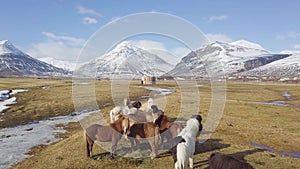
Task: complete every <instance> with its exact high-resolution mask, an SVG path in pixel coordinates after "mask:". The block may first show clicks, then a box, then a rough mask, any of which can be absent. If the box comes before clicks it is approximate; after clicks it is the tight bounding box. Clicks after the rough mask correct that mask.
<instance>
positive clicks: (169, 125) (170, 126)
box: [154, 115, 183, 143]
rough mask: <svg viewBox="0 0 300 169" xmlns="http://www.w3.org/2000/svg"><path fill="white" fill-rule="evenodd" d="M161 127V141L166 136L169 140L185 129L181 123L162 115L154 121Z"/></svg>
mask: <svg viewBox="0 0 300 169" xmlns="http://www.w3.org/2000/svg"><path fill="white" fill-rule="evenodd" d="M154 123H155V124H157V125H158V127H159V132H160V134H161V143H163V140H164V139H165V138H166V139H167V142H169V141H171V140H172V139H173V138H175V137H176V136H177V135H178V134H179V133H180V132H181V130H182V129H183V126H182V124H181V123H177V122H171V121H170V120H169V119H168V118H167V116H165V115H160V116H159V117H158V118H157V119H156V120H155V122H154Z"/></svg>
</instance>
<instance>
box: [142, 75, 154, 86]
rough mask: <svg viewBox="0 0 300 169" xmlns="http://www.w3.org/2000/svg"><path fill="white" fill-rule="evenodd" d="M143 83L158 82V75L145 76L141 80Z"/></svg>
mask: <svg viewBox="0 0 300 169" xmlns="http://www.w3.org/2000/svg"><path fill="white" fill-rule="evenodd" d="M141 84H142V85H144V84H156V77H154V76H152V77H150V76H143V77H142V80H141Z"/></svg>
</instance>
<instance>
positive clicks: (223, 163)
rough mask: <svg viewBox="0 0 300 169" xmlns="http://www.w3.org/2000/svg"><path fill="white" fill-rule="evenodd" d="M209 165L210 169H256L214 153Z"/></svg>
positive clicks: (229, 157)
mask: <svg viewBox="0 0 300 169" xmlns="http://www.w3.org/2000/svg"><path fill="white" fill-rule="evenodd" d="M208 164H209V168H210V169H227V168H239V169H254V168H253V167H252V166H251V165H250V164H248V163H245V162H242V161H240V160H238V159H235V158H233V157H231V156H228V155H225V154H222V153H212V154H211V155H210V157H209V159H208Z"/></svg>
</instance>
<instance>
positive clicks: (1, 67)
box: [0, 40, 69, 76]
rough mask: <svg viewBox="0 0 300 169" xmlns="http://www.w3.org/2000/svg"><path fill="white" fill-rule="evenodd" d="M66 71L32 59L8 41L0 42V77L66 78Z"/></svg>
mask: <svg viewBox="0 0 300 169" xmlns="http://www.w3.org/2000/svg"><path fill="white" fill-rule="evenodd" d="M68 74H69V72H68V71H66V70H63V69H60V68H57V67H54V66H52V65H50V64H47V63H45V62H42V61H39V60H37V59H34V58H32V57H31V56H29V55H27V54H25V53H23V52H22V51H21V50H19V49H17V48H16V47H15V46H14V45H13V44H12V43H11V42H9V41H8V40H4V41H0V76H67V75H68Z"/></svg>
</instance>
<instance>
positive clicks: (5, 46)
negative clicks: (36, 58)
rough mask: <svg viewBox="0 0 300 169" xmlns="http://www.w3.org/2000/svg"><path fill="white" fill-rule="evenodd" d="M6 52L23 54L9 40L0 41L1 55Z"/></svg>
mask: <svg viewBox="0 0 300 169" xmlns="http://www.w3.org/2000/svg"><path fill="white" fill-rule="evenodd" d="M5 53H14V54H23V52H22V51H20V50H19V49H17V48H16V47H15V46H14V45H13V44H12V43H11V42H10V41H9V40H2V41H0V55H1V54H5Z"/></svg>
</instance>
